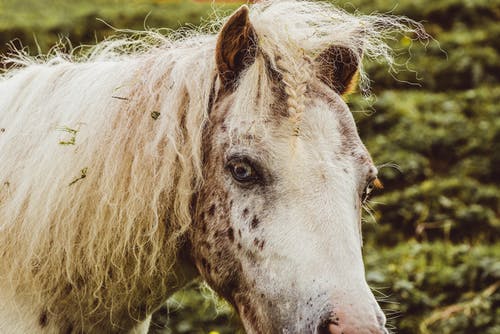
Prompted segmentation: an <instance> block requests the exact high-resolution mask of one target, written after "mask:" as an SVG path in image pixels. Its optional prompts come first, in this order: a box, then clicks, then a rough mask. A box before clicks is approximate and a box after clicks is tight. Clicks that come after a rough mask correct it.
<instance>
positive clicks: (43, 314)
mask: <svg viewBox="0 0 500 334" xmlns="http://www.w3.org/2000/svg"><path fill="white" fill-rule="evenodd" d="M48 322H49V320H48V317H47V311H46V310H43V311H42V312H41V313H40V316H39V317H38V324H39V325H40V327H41V328H44V327H45V326H47V324H48Z"/></svg>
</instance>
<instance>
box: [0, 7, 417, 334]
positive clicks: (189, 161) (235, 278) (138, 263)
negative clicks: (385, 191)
mask: <svg viewBox="0 0 500 334" xmlns="http://www.w3.org/2000/svg"><path fill="white" fill-rule="evenodd" d="M223 21H224V22H225V24H224V26H223V27H222V28H221V29H220V31H219V32H218V33H217V34H201V33H191V34H187V35H185V36H184V37H182V38H166V37H163V36H160V35H157V34H154V33H144V34H143V35H142V36H143V38H141V37H140V36H137V35H134V36H132V37H131V38H129V39H119V38H118V39H114V40H111V41H107V42H103V43H100V44H98V45H97V46H95V47H93V48H92V49H91V50H90V51H89V52H88V55H87V56H86V57H81V56H80V57H72V56H70V55H64V54H57V55H55V56H52V57H47V59H46V60H43V61H40V60H37V59H30V58H29V57H22V56H17V57H11V58H10V59H5V60H4V61H6V62H14V63H15V64H17V65H18V66H14V68H11V69H10V70H8V71H6V72H5V73H4V74H3V75H2V76H1V79H0V300H1V303H0V333H9V334H10V333H118V332H133V331H136V332H146V331H147V328H148V321H149V319H150V316H151V314H152V313H153V312H154V311H155V310H156V309H158V308H159V307H160V306H161V305H162V303H164V302H165V300H166V299H167V298H168V297H169V295H171V294H172V293H173V292H174V291H175V290H177V289H179V288H180V287H182V286H183V285H184V284H185V283H186V282H188V281H189V280H191V279H192V278H194V277H196V276H198V275H201V276H202V277H203V278H204V279H205V280H206V281H207V282H208V284H209V285H210V286H211V287H212V288H213V289H215V290H216V291H217V292H219V293H220V294H221V295H222V296H224V297H225V298H226V299H227V300H228V301H229V302H231V303H232V304H233V305H234V306H235V308H236V309H237V311H238V313H239V315H240V316H241V319H242V321H243V324H244V326H245V329H246V331H247V332H248V333H278V332H280V333H332V334H335V333H345V334H348V333H357V334H362V333H386V332H387V330H386V329H385V317H384V315H383V313H382V312H381V310H380V308H379V306H378V305H377V303H376V301H375V298H374V297H373V295H372V293H371V291H370V289H369V287H368V285H367V284H366V281H365V278H364V269H363V263H362V257H361V230H360V210H361V209H360V206H361V202H362V200H363V198H364V197H366V195H367V194H368V193H369V191H370V189H371V188H372V187H373V184H374V182H375V180H377V179H376V176H377V169H376V168H375V166H374V165H373V163H372V161H371V158H370V156H369V154H368V152H367V151H366V149H365V147H364V146H363V144H362V143H361V141H360V139H359V136H358V134H357V131H356V127H355V124H354V122H353V119H352V116H351V114H350V112H349V109H348V107H347V106H346V104H345V103H344V101H343V99H342V95H345V94H347V93H348V92H349V91H350V90H351V89H352V88H353V87H354V86H355V85H356V80H357V77H358V76H360V77H361V79H362V82H363V80H364V79H365V76H364V72H363V71H362V69H361V62H360V60H361V56H362V55H364V56H365V57H371V58H380V59H385V60H387V61H388V62H389V63H390V62H391V56H390V49H389V47H388V46H387V45H386V44H385V43H384V42H383V40H384V38H385V37H387V36H388V33H390V32H391V31H394V30H400V31H403V32H411V31H414V28H417V29H419V28H420V27H419V26H418V25H414V24H413V23H412V22H411V21H409V20H407V19H400V18H395V17H388V16H355V15H350V14H347V13H345V12H344V11H342V10H339V9H337V8H335V7H333V6H331V5H329V4H326V3H319V2H312V1H311V2H308V1H292V0H290V1H272V2H271V1H263V2H260V3H258V4H255V5H253V6H252V7H251V9H249V8H248V7H247V6H243V7H241V8H240V9H239V10H238V11H236V12H235V13H234V14H233V15H232V16H230V17H229V18H228V19H225V20H223ZM152 39H153V40H154V42H153V43H152V42H151V40H152ZM364 82H365V83H366V80H364Z"/></svg>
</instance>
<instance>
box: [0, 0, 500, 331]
mask: <svg viewBox="0 0 500 334" xmlns="http://www.w3.org/2000/svg"><path fill="white" fill-rule="evenodd" d="M335 3H336V4H338V5H340V6H341V7H343V8H345V9H346V10H348V11H351V12H352V11H355V10H357V9H359V10H360V11H361V12H363V13H371V12H374V11H376V12H382V13H383V12H389V11H391V12H392V13H393V14H396V15H405V16H408V17H410V18H412V19H415V20H418V21H422V22H423V24H424V26H425V28H426V30H427V31H428V32H429V33H430V34H431V35H432V36H433V37H434V39H435V40H430V41H429V42H428V43H427V44H420V43H418V42H414V43H411V38H413V37H414V36H397V37H396V38H395V40H394V41H393V44H392V45H393V47H394V48H395V50H396V59H397V60H398V62H399V63H400V64H401V66H397V67H396V68H395V69H394V71H392V72H390V73H388V69H387V67H385V66H384V65H383V64H378V63H376V62H371V63H366V64H365V65H366V69H367V71H368V73H369V76H370V78H371V79H372V80H373V81H372V90H373V93H374V94H375V96H376V99H375V100H374V101H371V102H369V103H368V102H367V100H366V99H363V98H362V97H360V96H356V95H355V96H353V97H352V98H351V100H350V101H349V104H350V106H351V109H352V110H353V111H354V112H355V113H354V114H355V118H356V120H357V123H358V126H359V132H360V135H361V137H362V139H363V141H364V142H365V143H366V146H367V148H368V149H369V151H370V152H371V153H372V156H373V158H374V161H375V162H376V163H377V164H379V165H380V178H381V180H382V181H383V183H384V185H385V189H383V190H381V191H379V192H378V194H376V195H375V197H374V199H373V202H372V204H371V207H372V213H371V215H368V214H367V215H366V220H367V223H365V224H364V237H365V248H364V254H365V263H366V266H367V278H368V281H369V283H370V284H371V286H373V287H374V288H377V289H378V290H379V291H380V292H381V293H383V294H385V295H387V297H382V298H381V299H382V302H381V304H382V307H383V308H384V309H385V310H387V313H388V314H389V315H392V316H390V317H391V318H392V319H391V321H390V324H391V325H392V326H393V327H394V328H396V329H397V330H396V332H397V333H402V334H406V333H422V334H427V333H444V334H446V333H454V334H461V333H463V334H471V333H486V334H498V333H500V307H499V306H500V305H499V304H500V292H499V290H500V283H499V282H500V266H499V263H500V262H499V259H500V244H499V240H498V236H499V235H500V233H499V232H500V189H499V186H498V185H499V183H500V176H499V175H500V174H499V167H498V166H500V150H499V144H500V108H499V105H500V86H499V73H500V62H499V59H500V57H499V52H500V25H499V24H498V22H499V21H500V1H499V0H493V1H490V0H465V1H464V0H440V1H430V0H413V1H409V0H405V1H403V0H401V1H398V0H349V1H347V0H345V1H335ZM236 5H237V4H232V5H225V6H223V8H224V9H231V8H234V7H235V6H236ZM148 13H150V15H149V16H148ZM210 13H211V4H210V3H198V2H196V3H195V2H191V1H184V2H182V1H161V0H135V1H120V0H89V1H66V0H51V1H43V2H42V1H36V0H3V1H2V0H0V50H2V51H4V52H5V51H6V50H7V48H6V43H7V42H8V41H10V40H11V39H13V38H18V39H19V40H21V41H22V44H23V45H27V46H29V48H30V51H29V52H30V53H31V54H36V53H37V52H38V49H37V45H36V43H35V37H36V40H37V41H38V44H39V46H40V49H41V51H42V52H46V51H47V50H48V49H49V48H50V47H51V46H52V45H54V44H55V43H56V42H57V41H58V40H59V37H60V36H67V37H68V38H69V39H70V40H71V41H74V44H75V45H76V44H80V43H83V44H92V43H94V41H95V39H97V40H102V39H103V38H105V37H106V36H109V35H111V34H113V33H114V32H113V30H112V29H111V28H110V27H109V26H107V25H106V24H104V23H102V22H100V21H98V20H96V18H101V19H103V20H104V21H105V22H107V23H109V24H110V25H112V26H114V27H117V28H128V29H143V27H144V25H145V24H144V22H146V25H147V26H150V27H156V28H160V27H163V28H177V27H179V26H182V25H183V24H184V23H191V24H194V25H198V24H199V23H200V22H201V19H200V18H202V17H204V18H208V17H209V15H210ZM146 16H148V18H147V20H145V18H146ZM166 33H168V31H166ZM15 44H16V43H15ZM16 45H17V44H16ZM408 47H411V53H408V51H407V50H408ZM408 82H410V83H411V84H409V83H408ZM358 111H359V112H358ZM151 117H152V118H153V119H156V118H158V117H161V116H160V115H159V114H152V115H151ZM158 120H159V119H158ZM0 130H1V129H0ZM66 132H67V133H66V135H67V136H68V138H67V139H64V143H66V142H68V143H71V140H72V138H73V136H76V133H75V134H72V133H70V132H68V131H66ZM0 134H1V133H0ZM394 165H397V166H398V167H397V168H394V167H390V166H394ZM86 172H87V171H86V170H82V171H81V172H80V174H81V175H80V177H78V178H77V179H75V181H74V182H78V181H80V180H82V179H83V178H84V177H85V175H86ZM77 175H78V174H77ZM7 186H8V185H5V187H7ZM75 186H76V185H75ZM374 220H376V221H377V223H375V222H374ZM381 296H383V295H381ZM167 306H168V307H167V308H168V311H169V313H168V314H169V315H168V316H167V315H166V309H165V311H164V312H162V313H159V314H158V315H159V316H158V317H156V318H155V320H156V321H157V323H158V325H157V326H154V327H153V328H152V332H154V333H160V332H167V333H208V332H210V331H214V332H218V333H234V332H235V331H237V329H238V328H239V322H238V318H237V317H236V316H235V315H234V313H233V311H232V309H231V307H230V306H228V305H227V304H226V303H225V302H222V301H221V300H220V299H218V298H216V297H214V295H213V294H211V293H209V292H207V289H206V288H204V287H200V286H199V285H197V284H194V285H191V286H189V287H188V288H186V289H184V290H182V291H180V292H178V293H177V294H175V295H174V296H173V297H172V298H171V299H170V300H169V301H168V305H167ZM165 324H166V325H167V326H168V329H167V330H165V329H164V328H163V327H164V326H163V325H165Z"/></svg>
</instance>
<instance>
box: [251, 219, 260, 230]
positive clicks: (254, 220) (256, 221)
mask: <svg viewBox="0 0 500 334" xmlns="http://www.w3.org/2000/svg"><path fill="white" fill-rule="evenodd" d="M259 224H260V221H259V219H258V218H257V217H256V216H254V217H253V219H252V222H251V223H250V227H251V228H252V229H255V228H257V226H259Z"/></svg>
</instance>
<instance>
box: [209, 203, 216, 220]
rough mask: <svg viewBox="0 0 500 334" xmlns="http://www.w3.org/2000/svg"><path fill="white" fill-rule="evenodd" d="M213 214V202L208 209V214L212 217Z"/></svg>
mask: <svg viewBox="0 0 500 334" xmlns="http://www.w3.org/2000/svg"><path fill="white" fill-rule="evenodd" d="M214 214H215V204H212V205H211V206H210V209H208V215H209V216H211V217H213V215H214Z"/></svg>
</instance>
